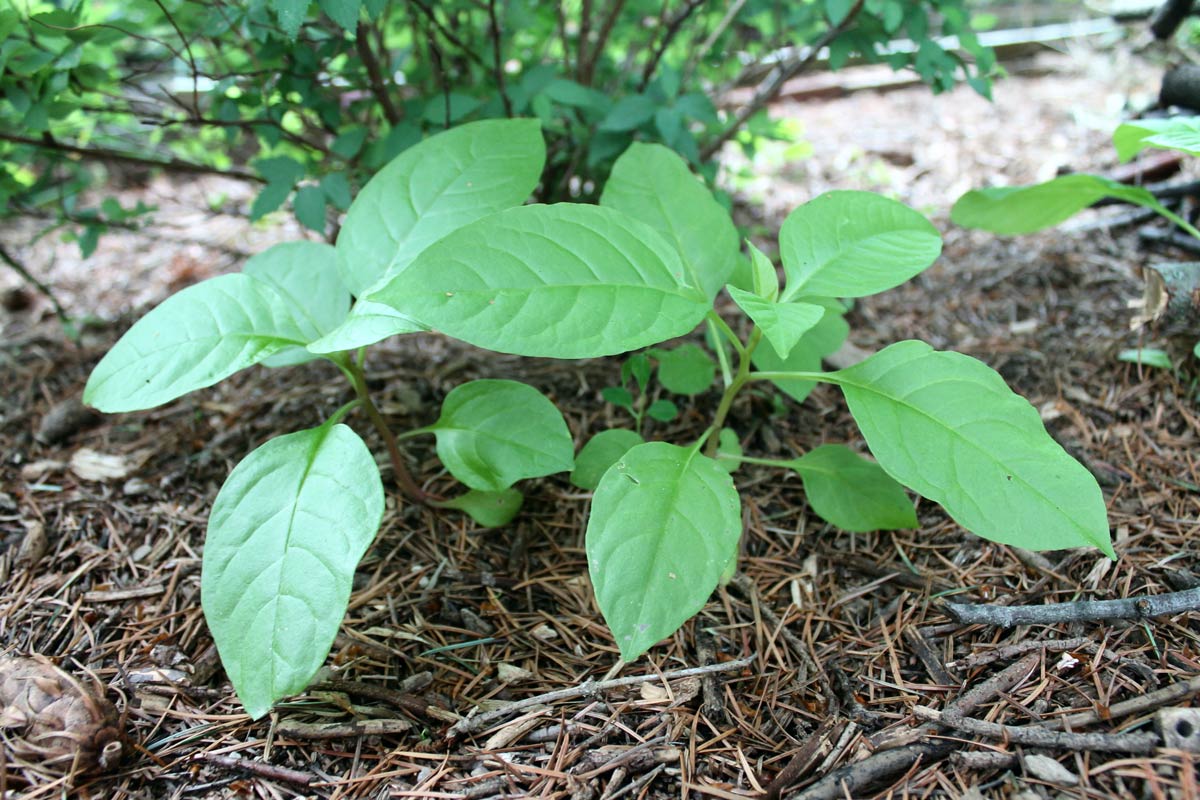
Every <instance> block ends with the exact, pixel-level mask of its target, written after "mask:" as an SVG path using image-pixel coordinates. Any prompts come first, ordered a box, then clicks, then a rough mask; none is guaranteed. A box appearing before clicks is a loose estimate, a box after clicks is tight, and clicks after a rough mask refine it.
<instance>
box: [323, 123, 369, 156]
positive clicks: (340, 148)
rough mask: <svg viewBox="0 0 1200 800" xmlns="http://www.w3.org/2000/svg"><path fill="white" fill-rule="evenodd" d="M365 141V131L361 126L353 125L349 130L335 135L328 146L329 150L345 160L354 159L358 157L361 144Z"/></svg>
mask: <svg viewBox="0 0 1200 800" xmlns="http://www.w3.org/2000/svg"><path fill="white" fill-rule="evenodd" d="M366 141H367V129H366V128H365V127H364V126H362V125H355V126H354V127H353V128H350V129H349V130H345V131H343V132H342V133H339V134H338V135H337V138H335V139H334V140H333V141H332V142H331V143H330V145H329V149H330V150H332V151H333V152H334V153H337V154H338V155H339V156H341V157H342V158H345V159H351V158H354V157H355V156H356V155H358V151H359V150H362V146H363V143H364V142H366Z"/></svg>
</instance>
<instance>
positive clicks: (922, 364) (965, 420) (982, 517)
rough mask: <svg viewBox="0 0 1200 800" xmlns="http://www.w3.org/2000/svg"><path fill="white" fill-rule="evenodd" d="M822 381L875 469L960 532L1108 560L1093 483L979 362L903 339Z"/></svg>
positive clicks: (1029, 409) (1098, 498)
mask: <svg viewBox="0 0 1200 800" xmlns="http://www.w3.org/2000/svg"><path fill="white" fill-rule="evenodd" d="M831 379H832V380H833V381H834V382H836V383H838V384H839V385H840V386H841V388H842V391H843V392H844V393H845V395H846V402H847V403H848V404H849V406H850V413H851V414H853V415H854V419H855V420H856V421H857V422H858V426H859V428H860V429H861V430H862V432H863V436H865V437H866V440H867V444H868V445H869V446H870V448H871V452H872V453H873V454H874V455H875V458H876V459H878V461H879V464H880V466H882V467H883V468H884V469H885V470H886V471H887V472H888V474H889V475H891V476H892V477H893V478H895V479H896V480H898V481H900V482H901V483H903V484H904V485H905V486H908V487H909V488H910V489H912V490H914V491H916V492H918V493H919V494H921V495H924V496H925V497H928V498H929V499H931V500H934V501H936V502H938V503H940V504H941V505H942V506H944V507H945V509H946V511H947V512H949V514H950V516H951V517H953V518H954V519H955V520H956V521H957V522H958V523H959V524H960V525H962V526H963V527H964V528H966V529H967V530H970V531H972V532H974V533H976V534H978V535H979V536H982V537H984V538H985V539H991V540H993V541H997V542H1001V543H1004V544H1012V545H1016V546H1018V547H1025V548H1028V549H1030V550H1055V549H1062V548H1066V547H1080V546H1082V545H1092V546H1095V547H1099V548H1100V549H1101V550H1103V551H1104V552H1105V553H1107V554H1108V555H1109V556H1112V555H1113V549H1112V542H1111V540H1110V537H1109V532H1108V518H1107V513H1106V510H1105V506H1104V497H1103V495H1101V493H1100V487H1099V486H1098V485H1097V484H1096V479H1095V478H1094V477H1092V474H1091V473H1090V472H1088V471H1087V469H1085V468H1084V467H1083V466H1082V465H1081V464H1080V463H1079V462H1078V461H1076V460H1075V459H1073V458H1071V457H1070V456H1069V455H1067V453H1066V451H1065V450H1063V449H1062V447H1061V446H1060V445H1059V444H1058V443H1057V442H1056V441H1054V439H1052V438H1051V437H1050V435H1049V434H1048V433H1046V429H1045V428H1044V427H1043V426H1042V420H1041V417H1040V416H1039V415H1038V412H1037V410H1036V409H1034V407H1033V406H1031V405H1030V404H1029V401H1027V400H1025V399H1024V398H1023V397H1020V396H1019V395H1016V394H1014V393H1013V392H1012V390H1010V389H1009V388H1008V386H1007V385H1005V383H1004V380H1003V379H1002V378H1001V377H1000V376H999V375H997V374H996V373H995V372H994V371H992V370H991V369H990V368H989V367H987V366H986V365H985V364H983V363H982V362H980V361H976V360H975V359H973V358H970V357H968V356H965V355H962V354H961V353H951V352H939V351H936V350H934V349H932V348H931V347H930V346H929V345H927V344H925V343H924V342H917V341H907V342H899V343H897V344H894V345H892V346H890V347H888V348H886V349H884V350H881V351H880V352H878V353H876V354H875V355H873V356H871V357H869V358H867V359H865V360H863V361H861V362H859V363H858V364H855V365H854V366H853V367H849V368H848V369H844V370H841V371H839V372H835V373H832V375H831Z"/></svg>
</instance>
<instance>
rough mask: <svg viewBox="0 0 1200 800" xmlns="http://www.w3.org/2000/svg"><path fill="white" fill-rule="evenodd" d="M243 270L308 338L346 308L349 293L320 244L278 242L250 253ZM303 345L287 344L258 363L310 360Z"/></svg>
mask: <svg viewBox="0 0 1200 800" xmlns="http://www.w3.org/2000/svg"><path fill="white" fill-rule="evenodd" d="M242 273H243V274H245V275H249V276H250V277H252V278H254V279H255V280H259V281H262V282H263V283H266V284H268V285H269V286H271V288H273V289H274V290H275V291H276V292H278V293H279V296H280V297H281V298H283V300H284V302H285V303H287V305H288V308H289V310H290V312H291V314H292V317H293V319H295V321H296V324H297V326H298V327H299V328H300V330H302V331H303V332H304V335H305V336H306V337H307V340H308V341H316V340H318V339H320V338H321V337H323V336H324V335H325V334H327V333H329V332H330V331H332V330H334V329H335V328H337V327H338V325H340V324H341V323H342V321H343V320H344V319H345V318H346V314H347V312H349V310H350V292H348V291H347V290H346V287H345V286H343V285H342V280H341V278H339V277H338V271H337V253H336V252H335V251H334V249H333V247H332V246H330V245H327V244H325V243H323V242H281V243H279V244H276V245H273V246H271V247H269V248H267V249H266V250H264V251H263V252H261V253H258V254H257V255H254V256H251V257H250V259H248V260H247V261H246V264H245V266H243V267H242ZM313 357H314V356H313V355H312V353H310V352H309V351H308V350H307V349H305V348H299V347H297V348H289V349H288V350H284V351H281V352H279V353H276V354H275V355H273V356H271V357H270V358H267V359H265V360H264V361H263V363H264V364H266V365H267V366H268V367H279V366H287V365H292V364H300V363H303V362H305V361H309V360H311V359H312V358H313Z"/></svg>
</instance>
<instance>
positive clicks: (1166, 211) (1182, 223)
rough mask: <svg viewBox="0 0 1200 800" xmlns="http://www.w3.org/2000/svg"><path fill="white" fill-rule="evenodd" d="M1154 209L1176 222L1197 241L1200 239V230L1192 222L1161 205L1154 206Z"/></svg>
mask: <svg viewBox="0 0 1200 800" xmlns="http://www.w3.org/2000/svg"><path fill="white" fill-rule="evenodd" d="M1152 208H1153V209H1154V210H1155V211H1157V212H1158V213H1159V214H1161V215H1162V216H1164V217H1166V218H1167V219H1169V220H1170V221H1171V222H1174V223H1175V224H1176V225H1178V226H1179V227H1181V228H1183V229H1184V230H1185V231H1187V232H1188V233H1189V234H1190V235H1192V236H1194V237H1195V238H1196V239H1200V230H1197V229H1196V226H1195V225H1192V224H1191V223H1190V222H1188V221H1187V220H1185V219H1184V218H1183V217H1181V216H1179V215H1178V214H1176V213H1175V212H1174V211H1172V210H1171V209H1169V208H1167V207H1166V206H1164V205H1161V204H1159V203H1155V204H1154V205H1153V206H1152Z"/></svg>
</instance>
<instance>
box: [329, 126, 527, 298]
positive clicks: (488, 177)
mask: <svg viewBox="0 0 1200 800" xmlns="http://www.w3.org/2000/svg"><path fill="white" fill-rule="evenodd" d="M545 158H546V149H545V145H544V144H543V142H542V135H541V130H540V128H539V125H538V122H537V120H529V119H514V120H485V121H483V122H472V123H469V124H466V125H460V126H458V127H456V128H453V129H451V130H449V131H446V132H445V133H439V134H438V135H436V136H432V137H430V138H428V139H426V140H425V141H423V142H421V143H420V144H417V145H414V146H413V147H410V148H409V149H407V150H405V151H404V152H402V153H401V154H400V155H399V156H397V157H396V158H395V159H394V160H393V161H392V162H391V163H389V164H388V165H387V166H386V167H384V168H383V169H382V170H380V171H379V172H378V173H377V174H376V175H375V177H373V178H372V179H371V180H370V181H369V182H368V183H367V185H366V186H364V187H363V190H362V191H361V192H359V193H358V197H356V198H355V199H354V203H353V204H352V205H351V206H350V210H349V211H348V212H347V213H346V220H345V223H344V224H343V225H342V230H341V233H340V234H339V235H338V242H337V248H338V264H339V266H340V267H341V270H342V280H343V282H345V284H346V286H347V287H349V289H350V291H351V292H353V293H354V294H355V295H358V296H361V295H362V294H363V293H364V291H365V290H366V289H367V288H368V287H370V286H372V285H373V284H375V283H377V282H378V281H380V280H381V279H383V278H385V276H390V275H394V274H396V273H398V272H400V271H401V270H403V269H404V268H405V267H406V266H408V265H409V264H410V263H411V262H412V260H413V259H414V258H416V257H417V256H418V255H420V253H421V252H422V251H423V250H424V249H425V248H426V247H428V246H429V245H431V244H433V243H434V242H436V241H437V240H438V239H441V238H442V237H443V236H445V235H446V234H448V233H450V232H451V231H453V230H455V229H457V228H460V227H462V226H463V225H466V224H467V223H469V222H473V221H475V220H477V219H479V218H480V217H485V216H487V215H488V214H491V213H493V212H495V211H499V210H501V209H504V208H509V207H511V206H516V205H520V204H521V203H523V202H524V201H525V199H526V198H527V197H529V193H530V192H532V191H533V188H534V187H535V186H536V185H537V182H538V180H539V179H540V178H541V174H542V164H543V163H544V162H545Z"/></svg>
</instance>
